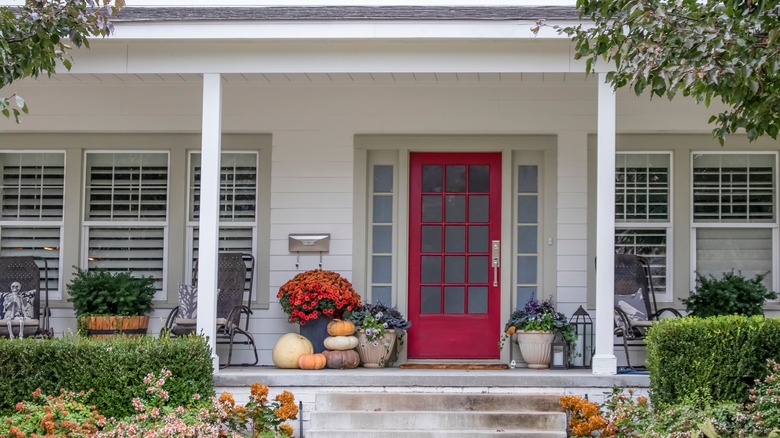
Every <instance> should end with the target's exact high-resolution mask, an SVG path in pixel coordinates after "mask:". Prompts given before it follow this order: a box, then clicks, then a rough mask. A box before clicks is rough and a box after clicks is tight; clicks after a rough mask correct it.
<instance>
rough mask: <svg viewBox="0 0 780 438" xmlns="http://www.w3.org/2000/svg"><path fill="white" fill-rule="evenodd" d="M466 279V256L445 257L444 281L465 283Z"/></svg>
mask: <svg viewBox="0 0 780 438" xmlns="http://www.w3.org/2000/svg"><path fill="white" fill-rule="evenodd" d="M465 280H466V257H465V256H447V257H444V282H445V283H463V282H464V281H465Z"/></svg>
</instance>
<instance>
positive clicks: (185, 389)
mask: <svg viewBox="0 0 780 438" xmlns="http://www.w3.org/2000/svg"><path fill="white" fill-rule="evenodd" d="M163 367H164V368H167V369H168V370H170V371H171V372H172V373H173V375H172V377H171V378H169V379H167V382H166V384H165V389H166V390H167V391H168V392H169V395H170V402H171V403H172V404H174V406H176V405H178V404H181V405H184V406H186V405H187V404H188V403H189V402H190V401H191V400H192V395H193V394H194V393H198V394H200V395H202V396H206V397H208V396H210V395H212V394H213V392H214V383H213V380H212V374H213V371H214V370H213V367H212V363H211V353H210V350H209V347H208V344H206V342H205V340H204V339H203V338H202V337H200V336H188V337H179V338H173V339H171V338H167V337H162V338H155V337H153V336H143V337H139V338H137V339H132V338H128V337H116V338H110V339H90V338H83V337H68V338H55V339H44V340H36V339H22V340H19V339H14V340H8V339H0V411H10V410H12V409H13V408H14V406H15V405H16V403H17V402H20V401H22V400H29V399H30V397H31V394H32V392H33V391H35V389H36V388H41V389H42V390H43V393H44V394H54V395H56V394H58V393H59V389H60V388H65V389H67V390H69V391H76V392H78V391H82V390H83V391H88V390H90V389H94V390H95V392H94V393H93V394H92V395H91V396H90V397H89V398H88V399H87V403H88V404H90V405H92V404H94V405H96V406H97V409H98V411H99V412H100V413H101V414H103V415H105V416H106V417H115V418H121V417H123V416H126V415H130V414H132V413H133V412H134V411H133V406H132V403H131V401H132V399H133V397H140V396H143V395H144V392H145V390H146V386H147V385H145V384H144V383H143V378H144V377H145V376H146V375H147V374H148V373H155V374H156V375H157V374H159V372H160V369H162V368H163Z"/></svg>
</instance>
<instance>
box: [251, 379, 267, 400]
mask: <svg viewBox="0 0 780 438" xmlns="http://www.w3.org/2000/svg"><path fill="white" fill-rule="evenodd" d="M249 391H250V393H251V394H252V395H253V396H254V397H255V398H256V399H257V401H258V402H263V401H265V399H266V397H268V386H266V385H261V384H259V383H257V382H255V383H253V384H252V386H251V388H250V390H249Z"/></svg>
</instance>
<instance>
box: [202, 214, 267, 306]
mask: <svg viewBox="0 0 780 438" xmlns="http://www.w3.org/2000/svg"><path fill="white" fill-rule="evenodd" d="M253 231H254V228H252V227H220V228H219V237H218V239H219V240H218V241H217V247H218V249H219V252H240V253H243V254H254V249H253V247H252V232H253ZM199 247H200V230H199V229H198V227H193V231H192V266H195V261H196V260H197V259H198V254H199ZM246 263H247V278H246V282H245V286H244V289H246V290H247V291H248V290H249V287H250V285H251V284H252V282H251V281H252V279H251V278H250V275H251V272H250V271H249V270H250V269H251V266H250V264H251V263H252V262H251V261H250V260H247V261H246Z"/></svg>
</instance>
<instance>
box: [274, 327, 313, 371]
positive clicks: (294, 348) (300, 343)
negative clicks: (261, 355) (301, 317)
mask: <svg viewBox="0 0 780 438" xmlns="http://www.w3.org/2000/svg"><path fill="white" fill-rule="evenodd" d="M312 353H314V347H313V346H312V345H311V342H310V341H309V340H308V339H306V338H304V337H303V336H301V335H299V334H298V333H287V334H286V335H283V336H282V337H281V338H279V340H278V341H276V345H274V349H273V351H272V352H271V360H273V361H274V365H276V366H277V367H279V368H298V358H299V357H300V356H301V355H303V354H312Z"/></svg>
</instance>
